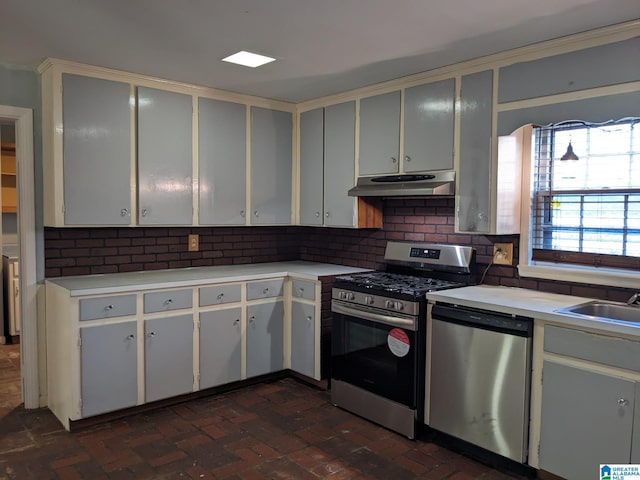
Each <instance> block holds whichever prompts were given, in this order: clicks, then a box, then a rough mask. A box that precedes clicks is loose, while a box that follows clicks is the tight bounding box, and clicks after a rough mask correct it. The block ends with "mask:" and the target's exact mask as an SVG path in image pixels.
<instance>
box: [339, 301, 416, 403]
mask: <svg viewBox="0 0 640 480" xmlns="http://www.w3.org/2000/svg"><path fill="white" fill-rule="evenodd" d="M364 308H365V309H363V310H360V308H354V307H352V306H349V305H345V303H344V302H340V301H338V300H334V301H333V302H332V304H331V310H332V313H333V315H332V316H333V320H332V321H333V323H332V335H331V338H332V347H331V377H332V378H335V379H337V380H342V381H343V382H346V383H349V384H351V385H354V386H356V387H359V388H362V389H364V390H367V391H369V392H372V393H375V394H377V395H380V396H381V397H384V398H387V399H389V400H393V401H395V402H398V403H400V404H402V405H406V406H407V407H409V408H412V409H416V408H417V407H418V405H417V403H418V398H417V391H418V386H419V383H420V382H419V380H418V378H417V374H418V359H419V352H420V350H421V348H420V347H419V345H418V343H419V342H418V332H417V326H418V323H417V321H416V320H415V318H414V317H410V316H406V317H403V316H398V317H396V316H395V315H394V316H389V315H388V314H387V313H385V312H381V311H376V310H375V309H367V308H366V307H364ZM423 355H424V353H423Z"/></svg>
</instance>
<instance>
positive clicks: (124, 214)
mask: <svg viewBox="0 0 640 480" xmlns="http://www.w3.org/2000/svg"><path fill="white" fill-rule="evenodd" d="M128 213H129V210H128V209H127V208H123V209H121V210H120V216H121V217H126V216H127V214H128Z"/></svg>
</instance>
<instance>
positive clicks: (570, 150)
mask: <svg viewBox="0 0 640 480" xmlns="http://www.w3.org/2000/svg"><path fill="white" fill-rule="evenodd" d="M560 160H579V157H578V156H577V155H576V154H575V153H573V147H572V146H571V140H569V146H568V147H567V151H566V152H565V153H564V155H562V156H561V157H560Z"/></svg>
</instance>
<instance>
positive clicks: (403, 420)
mask: <svg viewBox="0 0 640 480" xmlns="http://www.w3.org/2000/svg"><path fill="white" fill-rule="evenodd" d="M384 260H385V265H386V270H385V271H384V272H372V273H362V274H355V275H348V276H343V277H338V278H336V280H335V282H334V284H333V290H332V302H331V311H332V313H333V326H332V349H331V400H332V402H333V403H334V404H335V405H337V406H339V407H342V408H344V409H346V410H349V411H351V412H353V413H356V414H357V415H360V416H362V417H365V418H368V419H369V420H372V421H374V422H376V423H379V424H380V425H383V426H385V427H387V428H389V429H391V430H394V431H397V432H398V433H402V434H404V435H406V436H407V437H409V438H415V435H416V427H417V422H418V421H419V420H422V418H423V413H424V412H423V410H424V394H425V392H424V378H425V356H426V352H425V345H426V331H425V330H426V312H427V301H426V298H425V294H426V293H427V292H432V291H436V290H443V289H448V288H456V287H461V286H466V285H470V284H472V283H474V279H475V254H474V250H473V249H472V248H471V247H462V246H454V245H440V244H428V243H406V242H388V243H387V246H386V250H385V256H384Z"/></svg>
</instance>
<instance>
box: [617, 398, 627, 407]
mask: <svg viewBox="0 0 640 480" xmlns="http://www.w3.org/2000/svg"><path fill="white" fill-rule="evenodd" d="M628 404H629V401H628V400H627V399H626V398H619V399H618V405H620V406H621V407H624V406H625V405H628Z"/></svg>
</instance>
